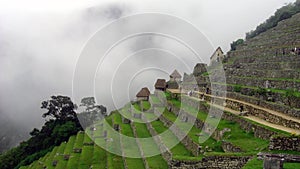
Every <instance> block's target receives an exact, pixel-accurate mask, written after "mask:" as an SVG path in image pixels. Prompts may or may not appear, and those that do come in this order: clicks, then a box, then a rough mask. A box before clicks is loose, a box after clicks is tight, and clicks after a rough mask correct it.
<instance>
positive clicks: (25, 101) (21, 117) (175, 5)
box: [0, 0, 294, 130]
mask: <svg viewBox="0 0 300 169" xmlns="http://www.w3.org/2000/svg"><path fill="white" fill-rule="evenodd" d="M289 2H294V0H185V1H174V0H164V1H162V0H149V1H145V0H143V1H141V0H135V1H133V0H126V1H125V0H124V1H111V0H109V1H108V0H101V1H100V0H99V1H97V0H93V1H87V0H57V1H54V0H47V1H46V0H44V1H41V0H7V1H4V0H0V118H2V119H0V120H3V118H4V114H5V115H6V116H7V118H8V119H9V120H12V122H13V123H19V124H22V125H24V126H25V128H28V130H30V129H31V128H32V127H39V126H40V125H41V124H42V123H43V121H42V119H41V113H42V111H41V110H40V103H41V101H42V100H45V99H47V98H49V96H51V95H54V94H64V95H69V96H71V95H72V77H73V72H74V69H75V65H76V61H77V58H78V56H79V55H80V52H81V50H82V49H83V47H84V45H85V44H86V42H87V41H88V40H89V38H90V37H91V36H92V35H93V34H94V33H95V32H96V31H97V30H98V29H100V28H101V27H102V26H104V25H106V24H108V23H110V22H112V21H113V20H115V19H118V18H120V17H124V16H129V15H132V14H138V13H144V12H157V13H165V14H169V15H173V16H176V17H179V18H181V19H184V20H186V21H188V22H190V23H191V24H193V25H194V26H196V27H197V28H198V29H199V30H200V31H201V32H202V33H203V34H204V35H205V36H206V37H207V38H208V39H209V41H210V42H211V44H212V46H213V48H217V47H218V46H221V47H222V48H223V50H224V51H228V50H229V46H230V43H231V42H232V41H233V40H235V39H238V38H244V36H245V33H246V32H248V31H250V30H252V29H254V28H255V27H256V26H257V25H258V24H259V23H261V22H263V21H264V20H266V19H267V18H268V17H270V16H271V15H272V14H273V13H274V12H275V11H276V9H278V8H280V7H281V6H283V5H284V4H285V3H289ZM120 29H122V28H120ZM137 41H138V40H137ZM139 41H143V39H139ZM132 44H136V45H139V44H140V43H136V42H133V43H132ZM125 46H126V45H125ZM128 46H130V45H128ZM131 48H135V47H134V46H133V47H132V46H131ZM120 50H121V49H120ZM207 52H208V53H213V50H212V49H209V51H207ZM160 54H161V53H157V55H160ZM145 55H147V54H145ZM149 57H150V56H149ZM205 57H206V58H205V59H204V60H205V61H207V60H208V58H209V57H210V56H209V55H208V56H205ZM137 63H138V61H137ZM195 64H196V63H195ZM179 71H181V73H183V71H185V70H183V69H180V68H179ZM137 79H138V78H137ZM144 80H145V79H144ZM100 83H101V82H100ZM147 83H151V82H147ZM143 85H145V84H143ZM130 90H131V89H130ZM136 90H138V89H136ZM133 92H135V91H133ZM100 94H102V93H100ZM106 94H107V93H106ZM103 96H105V93H103ZM106 104H107V103H106ZM6 120H7V119H6ZM0 123H1V122H0Z"/></svg>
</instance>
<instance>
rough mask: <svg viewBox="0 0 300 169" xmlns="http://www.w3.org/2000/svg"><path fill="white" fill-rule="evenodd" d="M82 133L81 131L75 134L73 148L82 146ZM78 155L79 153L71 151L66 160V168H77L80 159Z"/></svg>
mask: <svg viewBox="0 0 300 169" xmlns="http://www.w3.org/2000/svg"><path fill="white" fill-rule="evenodd" d="M84 135H85V134H84V133H83V132H80V133H78V134H77V136H76V140H75V143H74V147H73V148H82V146H83V140H84ZM80 155H81V154H80V153H72V154H71V157H70V159H69V161H68V164H67V168H77V167H78V163H79V160H80Z"/></svg>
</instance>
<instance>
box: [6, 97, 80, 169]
mask: <svg viewBox="0 0 300 169" xmlns="http://www.w3.org/2000/svg"><path fill="white" fill-rule="evenodd" d="M41 108H42V109H47V112H46V113H44V114H43V117H44V118H46V119H47V121H46V123H45V124H44V126H43V127H42V129H41V130H38V129H33V131H32V132H30V135H31V136H32V137H31V138H30V139H28V140H27V141H24V142H22V143H20V145H19V146H17V147H16V148H13V149H11V150H9V151H7V152H6V153H4V154H3V155H1V156H0V168H1V169H12V168H19V167H20V166H22V165H28V164H30V163H32V162H33V161H35V160H37V159H39V158H40V157H42V156H44V155H45V154H46V153H47V152H49V151H51V150H52V148H53V146H56V145H59V144H60V143H61V142H63V141H67V140H68V139H69V137H70V136H71V135H74V134H76V133H77V132H78V131H79V130H82V128H81V126H80V124H79V121H78V119H77V116H76V113H75V108H76V106H75V104H73V103H72V101H71V99H70V98H69V97H67V96H52V97H51V99H50V100H47V101H43V102H42V106H41Z"/></svg>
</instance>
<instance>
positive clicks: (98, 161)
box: [92, 146, 107, 169]
mask: <svg viewBox="0 0 300 169" xmlns="http://www.w3.org/2000/svg"><path fill="white" fill-rule="evenodd" d="M92 159H93V161H92V165H93V169H102V168H106V159H107V155H106V151H105V150H104V149H103V148H101V147H99V146H94V153H93V158H92Z"/></svg>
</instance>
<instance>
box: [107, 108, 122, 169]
mask: <svg viewBox="0 0 300 169" xmlns="http://www.w3.org/2000/svg"><path fill="white" fill-rule="evenodd" d="M114 114H116V113H115V112H113V114H112V115H110V116H109V117H107V118H106V121H107V123H108V124H109V125H111V126H112V124H113V122H112V119H113V118H114V117H113V115H114ZM107 131H108V132H107V138H110V139H111V140H112V141H113V142H114V143H111V142H106V146H107V147H106V148H107V154H106V156H107V168H108V169H115V168H120V169H124V168H125V166H124V161H123V157H122V156H119V155H116V154H115V153H111V152H116V153H117V154H122V152H121V145H120V137H119V136H114V135H113V134H112V133H111V131H110V130H107Z"/></svg>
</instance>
